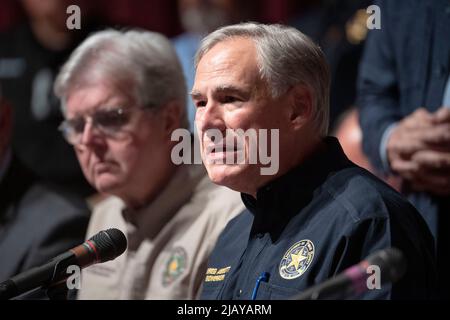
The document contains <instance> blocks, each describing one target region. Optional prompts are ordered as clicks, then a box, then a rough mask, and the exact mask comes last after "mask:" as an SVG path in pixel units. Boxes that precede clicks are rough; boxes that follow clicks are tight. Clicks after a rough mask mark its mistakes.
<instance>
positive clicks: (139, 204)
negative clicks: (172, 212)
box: [118, 165, 177, 210]
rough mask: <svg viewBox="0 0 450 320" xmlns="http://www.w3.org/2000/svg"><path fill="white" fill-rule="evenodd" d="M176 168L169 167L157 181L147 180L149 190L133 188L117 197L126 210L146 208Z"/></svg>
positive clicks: (165, 184)
mask: <svg viewBox="0 0 450 320" xmlns="http://www.w3.org/2000/svg"><path fill="white" fill-rule="evenodd" d="M176 168H177V167H176V166H175V165H171V166H170V167H169V168H168V169H167V170H166V173H165V174H164V175H161V177H160V179H159V180H158V181H155V180H153V181H152V180H148V181H151V182H147V185H150V184H151V185H152V186H151V188H147V189H145V188H135V189H134V190H131V192H128V193H124V194H121V195H118V196H119V197H120V198H121V199H122V200H123V201H124V203H125V206H126V208H129V209H132V210H138V209H140V208H143V207H146V206H148V205H149V204H150V203H151V202H153V201H154V200H155V198H156V197H157V196H158V195H159V194H160V193H161V191H162V190H164V188H165V187H166V186H167V184H168V183H169V181H170V180H171V179H172V177H173V176H174V174H175V171H176Z"/></svg>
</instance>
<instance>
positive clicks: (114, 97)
mask: <svg viewBox="0 0 450 320" xmlns="http://www.w3.org/2000/svg"><path fill="white" fill-rule="evenodd" d="M132 104H133V99H132V98H131V97H130V95H129V94H128V93H127V92H125V91H124V90H121V89H119V88H117V87H116V86H114V85H112V84H110V83H108V82H100V83H97V84H94V85H86V86H79V87H76V88H73V89H72V90H71V91H70V92H69V93H68V95H67V98H66V100H65V103H64V110H65V112H64V113H65V116H66V117H67V118H72V117H74V116H80V115H87V114H93V113H95V112H96V111H97V110H101V109H111V108H115V107H127V106H130V105H132Z"/></svg>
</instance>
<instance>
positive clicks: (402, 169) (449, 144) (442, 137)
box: [358, 0, 450, 299]
mask: <svg viewBox="0 0 450 320" xmlns="http://www.w3.org/2000/svg"><path fill="white" fill-rule="evenodd" d="M375 4H376V5H378V6H379V8H380V12H381V29H380V30H372V31H370V32H369V36H368V39H367V42H366V47H365V51H364V56H363V59H362V62H361V65H360V71H359V84H358V94H359V99H358V106H359V107H360V122H361V128H362V131H363V149H364V151H365V153H366V154H367V156H368V157H369V159H370V161H371V163H372V165H373V166H374V168H375V169H376V170H378V171H379V172H381V173H382V174H386V175H388V174H395V175H397V176H398V177H399V178H400V179H401V191H402V192H403V193H404V194H405V195H406V196H408V199H409V200H410V201H411V202H412V203H413V204H414V205H415V207H416V208H417V209H418V211H419V212H420V213H421V214H422V215H423V217H424V218H425V220H426V221H427V223H428V227H429V228H430V230H431V232H432V233H433V235H434V237H435V240H436V243H437V262H438V269H439V278H440V279H439V285H440V297H441V298H446V299H448V298H449V297H450V277H449V276H448V272H447V262H448V260H449V255H450V76H449V70H450V41H448V35H449V34H450V2H449V1H447V0H436V1H434V0H433V1H431V0H426V1H378V2H376V3H375Z"/></svg>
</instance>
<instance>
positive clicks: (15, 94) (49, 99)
mask: <svg viewBox="0 0 450 320" xmlns="http://www.w3.org/2000/svg"><path fill="white" fill-rule="evenodd" d="M20 4H21V6H22V8H23V11H24V12H25V14H26V16H27V20H26V22H25V23H24V24H21V25H19V26H18V27H16V28H14V29H12V30H9V31H8V32H5V33H2V34H0V85H1V86H2V90H3V96H4V98H5V99H6V100H7V101H8V103H9V104H10V105H11V106H12V109H13V113H14V122H13V134H12V148H13V150H14V154H15V155H16V156H17V158H18V159H19V160H20V161H21V162H22V163H23V165H24V166H25V167H27V168H28V169H29V170H31V171H32V172H33V173H34V174H35V175H36V176H37V177H39V178H40V179H42V180H44V181H49V182H52V183H56V184H59V185H63V186H65V187H69V188H71V189H72V190H73V191H74V192H76V193H78V194H80V195H83V196H87V195H89V194H90V193H92V192H93V190H92V188H90V187H89V184H88V183H87V182H86V181H85V179H84V177H83V174H82V172H81V170H80V167H79V164H78V163H77V160H76V157H75V154H74V152H73V150H72V149H71V148H70V147H69V146H68V145H67V143H65V141H64V139H63V138H62V137H61V136H60V135H58V134H57V133H58V132H57V128H58V125H59V123H60V122H61V120H62V115H61V112H60V102H59V100H58V99H57V98H56V97H55V96H54V94H53V92H52V87H53V81H54V78H55V75H56V73H57V72H58V69H59V67H60V66H61V64H62V63H63V62H64V60H65V59H66V58H67V56H68V55H69V54H70V52H71V51H72V50H73V49H74V48H75V47H76V45H77V44H78V43H79V42H80V41H81V40H82V39H83V38H84V37H85V36H86V35H87V34H88V33H89V32H90V31H92V30H93V29H94V28H93V27H92V24H91V22H90V20H89V17H90V15H91V13H92V11H93V5H92V4H88V2H87V1H81V0H77V1H68V0H21V1H20ZM71 4H78V5H79V6H81V30H77V29H74V30H69V29H68V28H67V26H66V20H67V18H68V17H69V14H67V13H66V9H67V7H68V6H69V5H71Z"/></svg>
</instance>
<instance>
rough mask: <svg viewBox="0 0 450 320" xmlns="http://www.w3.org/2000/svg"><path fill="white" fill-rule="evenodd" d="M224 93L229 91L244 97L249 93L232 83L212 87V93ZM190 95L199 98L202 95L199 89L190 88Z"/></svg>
mask: <svg viewBox="0 0 450 320" xmlns="http://www.w3.org/2000/svg"><path fill="white" fill-rule="evenodd" d="M226 93H228V94H229V93H235V94H239V95H241V96H244V97H248V96H250V94H251V93H250V92H248V91H246V90H244V89H242V88H239V87H236V86H234V85H222V86H217V87H216V88H214V89H213V94H214V95H216V94H226ZM190 96H191V97H192V98H193V99H200V98H201V97H203V94H202V93H201V92H200V91H198V90H192V91H191V93H190Z"/></svg>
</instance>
